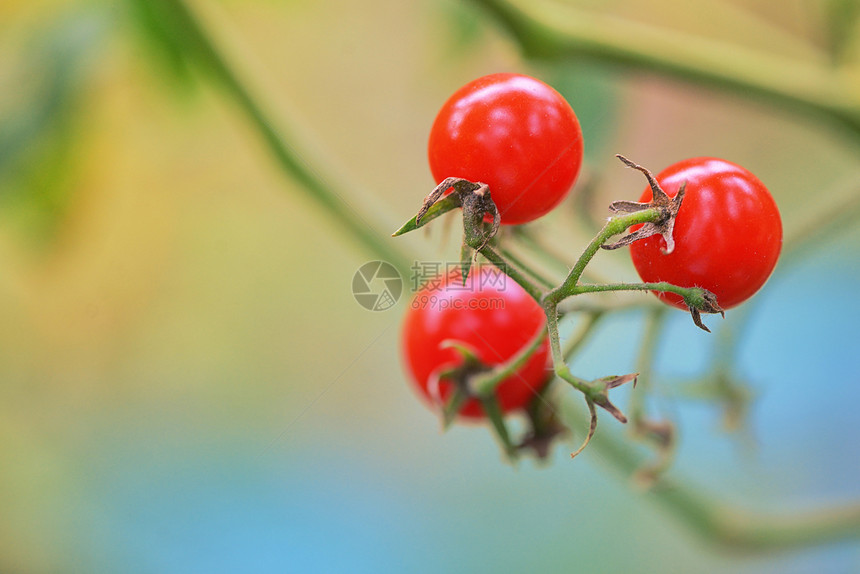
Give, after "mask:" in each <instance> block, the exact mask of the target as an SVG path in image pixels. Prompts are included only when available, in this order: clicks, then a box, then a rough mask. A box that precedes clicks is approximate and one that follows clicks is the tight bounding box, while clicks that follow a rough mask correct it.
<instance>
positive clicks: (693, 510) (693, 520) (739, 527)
mask: <svg viewBox="0 0 860 574" xmlns="http://www.w3.org/2000/svg"><path fill="white" fill-rule="evenodd" d="M563 412H564V413H565V416H566V418H567V419H568V420H567V421H566V422H567V424H568V425H569V426H571V427H578V426H582V425H584V424H587V423H588V421H587V419H586V418H585V417H584V416H583V415H582V414H581V413H579V412H578V411H575V409H564V411H563ZM590 449H593V450H594V451H596V452H599V453H600V455H599V457H598V459H599V460H600V461H601V462H602V463H606V464H609V465H610V466H611V467H612V469H613V470H615V471H616V472H618V473H619V474H620V475H621V476H623V477H624V478H625V479H628V480H629V479H630V478H632V477H633V476H634V475H635V473H636V472H637V471H638V470H639V469H640V468H641V467H642V464H643V463H644V462H645V461H644V460H643V457H642V455H641V453H639V452H638V451H637V450H636V449H635V448H633V447H632V446H631V445H630V444H629V443H627V442H626V441H624V440H623V439H621V438H620V437H619V436H617V433H614V432H612V430H611V429H603V430H602V431H601V432H600V433H598V434H596V435H595V436H594V438H593V439H592V442H591V445H590ZM647 497H648V499H650V500H653V501H654V502H656V503H658V504H659V505H660V506H662V507H663V508H666V509H668V510H670V511H671V512H672V514H673V515H674V516H675V517H676V518H678V519H680V520H681V521H682V522H683V523H684V524H685V525H686V526H687V527H688V528H689V529H690V531H692V532H694V533H695V534H697V535H698V536H699V537H700V538H701V539H702V540H703V541H704V542H707V543H709V544H714V545H717V546H720V547H723V548H726V549H733V550H743V551H747V552H763V551H768V550H771V551H773V550H779V549H789V548H801V547H810V546H814V545H816V544H821V543H823V542H833V541H837V540H839V539H848V538H856V537H858V536H860V506H858V505H856V504H854V505H846V506H840V507H839V508H835V509H833V510H826V511H814V512H805V513H796V514H788V513H781V514H779V515H777V514H772V515H768V514H764V513H760V512H753V511H749V510H747V509H741V508H732V507H730V506H727V505H726V504H725V503H723V502H722V501H720V500H717V499H715V498H713V497H712V496H710V495H709V494H707V493H705V492H704V491H703V490H702V488H701V487H699V486H692V485H689V486H688V483H687V482H686V481H683V480H678V479H674V480H673V479H672V478H671V477H667V476H664V477H660V478H658V479H657V481H656V482H655V483H654V485H653V486H652V488H651V489H650V490H649V491H648V494H647Z"/></svg>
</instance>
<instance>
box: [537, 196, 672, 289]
mask: <svg viewBox="0 0 860 574" xmlns="http://www.w3.org/2000/svg"><path fill="white" fill-rule="evenodd" d="M660 217H662V213H661V212H660V210H659V209H655V208H651V209H644V210H642V211H637V212H635V213H630V214H628V215H624V216H621V217H613V218H612V219H610V220H609V221H608V222H607V223H606V225H604V226H603V229H601V230H600V233H598V234H597V235H596V236H595V237H594V239H592V240H591V243H589V244H588V247H586V248H585V251H583V252H582V255H580V256H579V259H578V260H577V262H576V263H575V264H574V266H573V269H571V270H570V273H569V274H568V276H567V278H566V279H565V280H564V283H562V284H561V285H559V286H558V287H557V288H555V289H553V290H552V291H550V292H549V293H548V294H547V296H546V300H547V301H550V302H553V303H556V304H557V303H558V302H560V301H562V300H563V299H565V298H567V297H570V296H571V295H574V294H576V291H575V290H576V288H577V283H578V282H579V279H580V278H581V277H582V273H583V271H585V267H586V266H587V265H588V263H589V262H590V261H591V260H592V259H593V258H594V256H595V255H596V254H597V252H598V251H599V250H600V246H601V245H603V244H605V243H606V242H607V241H608V240H609V239H610V238H611V237H614V236H615V235H619V234H621V233H624V232H625V231H626V230H627V228H629V227H630V226H631V225H636V224H637V223H647V222H649V221H656V220H657V219H658V218H660ZM593 287H597V286H593ZM607 287H608V286H607ZM598 290H599V289H596V288H595V289H592V291H598ZM604 290H605V291H609V290H612V289H604ZM615 290H618V289H615ZM580 292H585V291H580Z"/></svg>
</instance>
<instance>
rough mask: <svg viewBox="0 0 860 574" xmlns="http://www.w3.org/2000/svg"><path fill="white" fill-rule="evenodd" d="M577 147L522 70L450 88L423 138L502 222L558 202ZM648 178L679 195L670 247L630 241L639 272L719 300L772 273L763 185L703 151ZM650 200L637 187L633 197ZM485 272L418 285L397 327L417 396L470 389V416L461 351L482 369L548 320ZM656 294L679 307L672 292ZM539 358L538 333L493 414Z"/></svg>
mask: <svg viewBox="0 0 860 574" xmlns="http://www.w3.org/2000/svg"><path fill="white" fill-rule="evenodd" d="M582 153H583V140H582V130H581V129H580V125H579V121H578V120H577V117H576V114H575V113H574V111H573V109H572V108H571V107H570V105H569V104H568V103H567V102H566V101H565V99H564V98H563V97H562V96H561V95H560V94H559V93H558V92H556V91H555V90H554V89H552V88H551V87H550V86H548V85H546V84H544V83H543V82H540V81H539V80H536V79H534V78H530V77H528V76H524V75H520V74H492V75H489V76H484V77H482V78H479V79H477V80H474V81H473V82H470V83H468V84H466V85H465V86H463V87H462V88H460V89H459V90H457V91H456V92H455V93H454V94H453V95H452V96H451V97H450V98H449V99H448V100H447V101H446V102H445V103H444V105H443V106H442V109H441V110H440V111H439V113H438V115H437V117H436V120H435V121H434V123H433V126H432V129H431V131H430V139H429V146H428V157H429V162H430V170H431V172H432V174H433V177H434V178H435V180H436V181H437V183H440V184H441V183H442V182H443V181H445V180H446V179H448V178H461V179H462V180H468V181H470V182H481V183H483V184H486V188H487V189H489V191H490V196H491V199H492V201H493V203H494V204H495V206H496V209H497V210H498V213H499V215H500V222H501V224H502V225H514V224H523V223H528V222H530V221H533V220H535V219H537V218H539V217H541V216H542V215H544V214H546V213H548V212H549V211H551V210H552V209H553V208H554V207H555V206H557V205H558V204H559V203H560V202H561V201H562V200H563V199H564V197H565V196H566V195H567V194H568V192H569V191H570V189H571V187H572V186H573V184H574V183H575V181H576V178H577V175H578V174H579V171H580V167H581V165H582ZM637 167H638V166H637ZM646 171H647V170H646ZM649 177H650V172H649ZM656 180H657V182H658V183H659V185H660V187H662V188H663V190H664V191H665V192H666V194H668V196H669V197H674V196H676V195H677V194H678V191H679V188H681V186H682V185H685V186H686V187H685V195H684V197H683V201H682V204H681V206H680V209H679V210H678V211H677V216H676V217H675V219H674V229H673V232H672V235H671V237H672V238H674V248H673V249H672V250H667V249H666V247H667V246H666V243H665V240H664V239H663V237H661V236H660V235H653V236H650V237H646V238H644V239H639V240H636V241H633V243H632V244H631V245H630V247H631V249H630V254H631V258H632V261H633V264H634V267H635V268H636V270H637V271H638V273H639V275H640V277H641V278H642V280H643V281H644V282H646V283H652V282H667V283H671V284H672V285H675V286H678V287H685V288H689V287H701V288H703V289H706V290H708V291H710V292H712V293H713V294H714V295H716V298H717V301H718V303H719V305H720V306H721V307H722V308H723V309H726V308H730V307H733V306H736V305H738V304H740V303H742V302H743V301H745V300H746V299H748V298H749V297H751V296H752V295H753V294H754V293H755V292H756V291H757V290H758V289H759V288H760V287H761V286H762V285H763V284H764V283H765V281H766V280H767V279H768V277H769V276H770V274H771V272H772V271H773V269H774V267H775V265H776V261H777V258H778V256H779V252H780V248H781V245H782V224H781V221H780V216H779V211H778V209H777V207H776V203H775V202H774V200H773V198H772V197H771V195H770V193H769V192H768V190H767V188H766V187H765V186H764V185H763V184H762V183H761V181H759V180H758V179H757V178H756V177H755V176H754V175H753V174H752V173H750V172H749V171H747V170H746V169H744V168H742V167H740V166H738V165H735V164H733V163H731V162H728V161H725V160H721V159H717V158H705V157H701V158H692V159H687V160H684V161H680V162H678V163H676V164H674V165H672V166H670V167H668V168H666V169H665V170H664V171H663V172H661V173H660V174H659V175H658V176H657V178H656ZM437 189H440V190H441V188H437ZM449 191H450V190H449ZM650 200H651V189H646V190H645V192H644V193H643V194H642V197H641V200H640V201H641V202H643V203H647V202H649V201H650ZM632 229H633V230H634V231H635V229H636V228H635V227H634V228H632ZM631 241H632V239H631ZM667 251H668V252H667ZM486 273H487V271H486V270H484V271H481V272H480V273H478V274H477V276H476V277H475V278H473V279H477V282H478V284H480V288H475V283H474V282H472V283H470V285H471V286H470V287H469V288H464V286H463V281H462V276H460V275H458V274H456V273H455V274H451V275H447V276H445V277H442V278H436V279H435V280H434V281H432V282H431V283H429V284H428V285H425V287H424V288H422V289H421V290H420V291H419V292H418V293H416V296H415V298H414V299H413V304H412V306H411V308H410V309H409V310H408V311H407V314H406V318H405V322H404V325H403V335H402V339H403V354H404V356H405V360H406V365H407V367H408V369H409V371H410V374H411V376H412V380H413V381H414V383H415V385H416V387H417V389H418V391H419V394H420V395H421V396H422V397H424V398H425V399H426V400H427V401H428V402H429V403H430V404H431V405H432V406H433V407H434V408H439V406H440V405H445V404H446V403H447V401H449V400H450V398H451V395H452V393H453V391H454V389H455V388H458V389H459V390H460V391H461V392H464V393H466V394H467V396H468V399H467V400H466V401H464V402H463V404H462V406H461V407H460V409H459V411H458V413H459V415H460V416H461V417H465V418H472V419H474V418H480V417H482V416H484V414H485V413H484V410H483V408H482V405H481V403H480V401H479V400H478V399H479V398H480V397H476V396H475V394H474V390H473V389H470V388H469V378H470V375H474V374H475V373H469V368H468V361H469V357H468V356H467V355H471V356H472V357H473V358H474V357H477V358H478V362H479V364H480V365H482V368H483V369H484V370H486V369H490V368H492V367H493V366H497V365H502V364H504V363H506V362H507V361H510V360H511V359H512V358H513V357H515V356H516V355H517V354H518V353H519V352H521V351H522V350H523V349H525V348H526V347H527V345H528V344H529V342H530V341H533V340H534V337H535V335H536V333H537V332H538V331H539V330H540V329H541V328H542V326H545V323H546V317H545V315H544V311H543V308H542V307H541V305H540V304H539V303H538V302H537V301H535V299H533V298H532V296H531V295H529V294H528V293H526V292H525V290H524V289H522V288H521V287H520V286H519V285H517V284H516V283H515V282H514V281H511V280H508V281H506V282H505V283H504V289H499V288H497V287H496V286H495V285H494V284H493V283H492V282H489V281H483V282H482V280H483V279H487V275H486ZM431 290H434V291H435V293H430V291H431ZM655 294H656V295H657V296H658V297H659V298H660V299H661V300H662V301H663V302H665V303H666V304H668V305H673V306H676V307H679V308H682V309H687V305H686V303H685V302H684V300H683V299H682V298H681V297H680V296H679V295H676V294H672V293H663V292H655ZM490 300H494V301H496V302H497V304H496V305H489V304H487V302H488V301H490ZM422 302H423V304H422ZM452 343H453V344H452ZM458 346H459V348H458ZM463 349H468V353H466V352H464V351H463ZM548 357H549V347H548V344H547V343H546V342H544V343H543V344H541V345H540V346H539V347H538V349H537V350H536V351H535V352H534V353H533V354H532V355H531V357H530V358H529V360H528V361H526V362H525V364H523V365H521V366H520V367H519V368H518V369H516V370H515V371H514V372H513V374H511V375H510V376H508V377H507V378H506V379H504V380H503V381H502V382H501V383H500V384H499V385H498V386H497V387H496V389H495V397H496V399H497V401H498V404H499V406H500V407H501V410H502V412H504V413H507V412H510V411H513V410H516V409H521V408H523V407H525V406H526V405H527V404H528V403H529V402H530V401H532V400H534V398H535V394H536V393H537V392H538V391H539V390H540V389H541V388H542V387H543V386H544V385H545V383H546V382H547V375H548V371H547V369H546V366H547V361H548ZM452 373H457V374H458V376H457V377H454V376H453V375H452Z"/></svg>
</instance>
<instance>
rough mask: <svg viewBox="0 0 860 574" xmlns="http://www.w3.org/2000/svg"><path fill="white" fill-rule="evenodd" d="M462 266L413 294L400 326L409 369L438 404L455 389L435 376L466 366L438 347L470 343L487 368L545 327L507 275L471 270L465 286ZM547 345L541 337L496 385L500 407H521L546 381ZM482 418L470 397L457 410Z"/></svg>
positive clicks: (423, 391)
mask: <svg viewBox="0 0 860 574" xmlns="http://www.w3.org/2000/svg"><path fill="white" fill-rule="evenodd" d="M461 277H462V276H461V275H460V273H459V271H454V272H452V273H450V274H448V275H447V276H444V277H440V278H438V279H436V280H432V281H430V282H428V283H427V284H426V285H424V287H422V288H421V289H420V290H419V291H418V292H417V293H416V294H415V297H414V298H413V299H412V303H411V305H410V308H409V310H408V311H407V313H406V319H405V321H404V324H403V333H402V344H403V355H404V358H405V362H406V367H407V369H408V371H409V373H410V375H411V378H412V381H413V383H414V384H415V387H416V388H417V390H418V393H419V394H420V395H421V396H422V397H423V398H424V399H426V400H427V402H428V403H429V404H430V405H431V406H433V408H434V409H441V408H442V405H443V404H445V403H446V402H447V401H448V399H449V398H450V396H451V393H452V391H453V390H454V386H453V383H452V382H451V381H450V380H446V379H444V378H442V379H439V378H438V377H437V376H436V375H438V374H439V373H440V372H441V371H443V370H448V369H450V368H452V367H456V366H459V365H462V364H463V356H462V354H461V353H459V352H458V351H456V350H454V349H452V348H443V346H442V342H443V341H446V340H454V341H458V342H459V343H460V344H462V345H465V346H466V347H468V348H470V349H471V350H472V351H473V352H474V354H475V355H477V357H478V358H479V359H480V360H481V361H482V362H483V363H485V364H486V365H498V364H500V363H504V362H505V361H507V360H508V359H510V358H511V357H513V356H515V355H516V354H517V353H519V352H520V350H522V349H524V348H525V347H527V346H528V344H529V343H530V342H532V341H533V340H534V337H535V336H536V335H537V334H538V332H539V330H540V329H541V328H542V327H544V326H545V324H546V316H545V315H544V312H543V310H542V309H541V307H540V305H538V304H537V303H536V302H535V301H534V299H532V298H531V297H530V296H529V295H528V294H527V293H526V292H525V291H524V290H523V289H522V287H520V286H519V285H517V284H516V283H515V282H514V281H513V280H512V279H511V278H509V277H507V276H506V275H504V274H502V273H501V272H500V271H498V270H496V269H494V268H487V267H485V268H482V269H481V270H480V271H478V270H473V271H472V274H471V276H470V278H469V279H468V280H467V282H466V285H465V286H464V285H463V282H462V278H461ZM549 354H550V352H549V344H548V342H547V341H546V340H544V342H543V343H542V344H541V346H540V347H539V348H538V349H537V351H535V353H534V354H533V355H532V356H531V358H530V359H529V360H528V361H527V362H526V363H525V364H524V365H523V366H522V367H521V368H520V369H519V370H518V371H516V373H514V374H513V375H512V376H510V377H508V378H507V379H505V380H504V381H502V382H501V383H500V384H499V386H498V387H496V397H497V399H498V401H499V406H500V407H501V410H502V412H505V413H506V412H510V411H512V410H516V409H520V408H522V407H525V406H526V405H527V404H528V403H529V401H530V400H531V399H532V398H533V397H534V396H535V393H536V392H537V391H539V390H540V389H541V388H542V387H543V386H544V385H545V384H546V382H547V381H548V376H547V375H548V374H549V371H548V370H547V366H548V358H549ZM459 414H460V416H462V417H466V418H472V419H476V418H480V417H483V416H484V410H483V408H482V406H481V404H480V402H479V401H478V400H477V399H475V398H470V399H468V400H467V401H466V403H465V404H464V405H463V407H462V408H461V409H460V412H459Z"/></svg>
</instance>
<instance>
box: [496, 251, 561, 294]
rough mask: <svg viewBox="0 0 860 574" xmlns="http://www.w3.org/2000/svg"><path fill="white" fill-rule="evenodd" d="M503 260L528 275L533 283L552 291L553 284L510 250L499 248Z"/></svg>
mask: <svg viewBox="0 0 860 574" xmlns="http://www.w3.org/2000/svg"><path fill="white" fill-rule="evenodd" d="M499 251H500V252H501V253H500V254H501V255H502V257H504V258H505V259H507V260H508V261H510V262H511V263H513V264H514V265H516V266H517V267H518V268H520V269H522V270H523V272H525V273H528V274H529V275H530V276H531V277H532V278H533V279H534V280H535V281H537V282H538V283H540V284H541V285H543V286H544V287H546V288H548V289H552V288H553V287H555V283H553V282H552V281H550V280H549V279H547V278H546V277H545V276H544V275H542V274H541V273H540V272H538V271H537V270H535V269H534V268H533V267H532V266H531V265H529V264H527V263H526V262H525V261H523V260H522V259H520V257H518V256H517V255H516V254H515V253H513V252H512V251H511V250H510V249H505V248H501V249H500V250H499Z"/></svg>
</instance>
